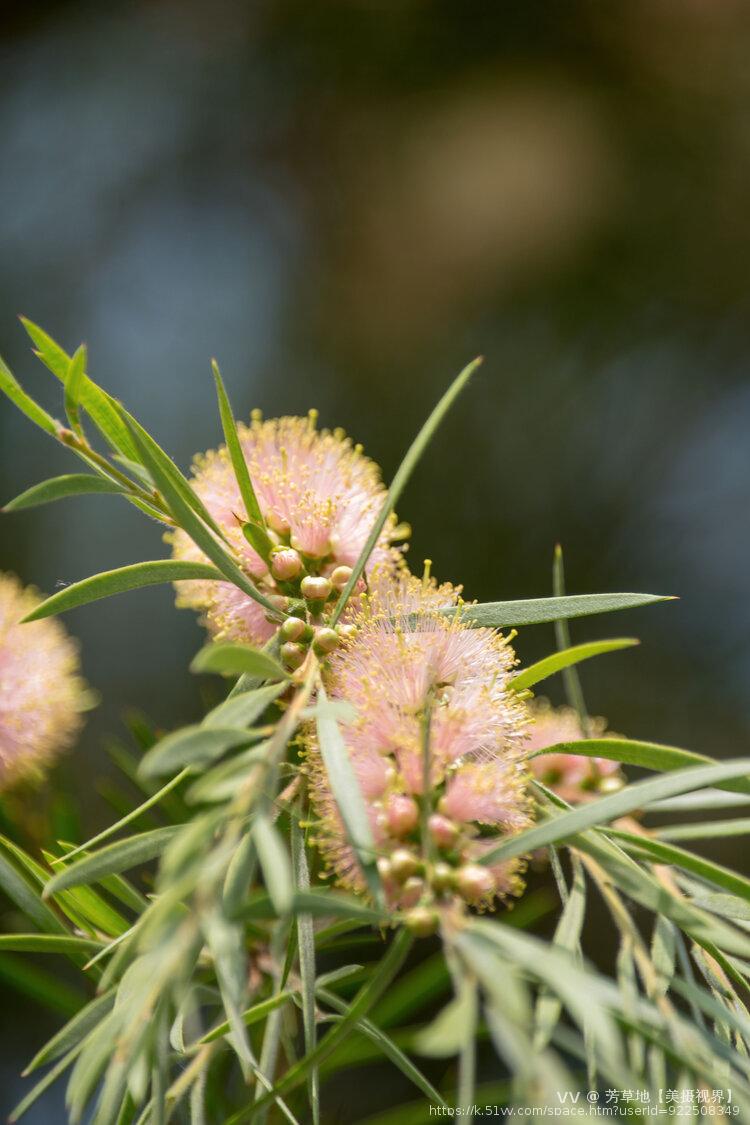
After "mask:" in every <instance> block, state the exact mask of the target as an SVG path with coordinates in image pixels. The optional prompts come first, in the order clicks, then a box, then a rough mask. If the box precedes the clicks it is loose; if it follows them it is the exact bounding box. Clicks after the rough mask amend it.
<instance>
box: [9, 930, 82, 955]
mask: <svg viewBox="0 0 750 1125" xmlns="http://www.w3.org/2000/svg"><path fill="white" fill-rule="evenodd" d="M101 944H102V943H101V942H100V941H96V940H94V939H93V938H83V937H73V936H72V935H71V936H69V937H68V936H65V935H63V934H0V951H5V952H7V951H10V952H11V953H79V952H80V953H86V954H88V953H89V952H90V951H92V950H96V949H99V948H100V947H101Z"/></svg>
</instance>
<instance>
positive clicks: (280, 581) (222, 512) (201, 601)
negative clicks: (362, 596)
mask: <svg viewBox="0 0 750 1125" xmlns="http://www.w3.org/2000/svg"><path fill="white" fill-rule="evenodd" d="M316 417H317V416H316V412H315V411H311V412H310V414H309V415H308V417H307V418H293V417H284V418H275V419H270V420H268V421H263V420H262V419H261V416H260V414H259V412H255V413H254V414H253V419H252V422H251V424H250V425H249V426H244V425H242V424H239V425H238V427H237V432H238V437H239V441H240V446H241V449H242V452H243V454H244V457H245V461H246V463H247V467H248V471H249V473H250V477H251V480H252V482H253V487H254V490H255V493H256V496H257V500H258V505H259V507H260V511H261V513H262V516H263V519H264V522H265V527H264V528H258V527H257V526H255V525H253V524H251V523H250V522H249V521H248V518H247V514H246V512H245V508H244V505H243V501H242V496H241V493H240V489H239V485H238V484H237V480H236V477H235V474H234V470H233V468H232V463H231V458H230V456H229V454H228V452H227V449H226V447H225V446H222V447H220V448H219V449H218V450H210V451H209V452H207V453H204V454H201V455H200V456H198V457H196V459H195V461H194V465H193V479H192V485H193V488H194V489H195V491H196V493H197V494H198V496H199V497H200V498H201V500H202V501H203V503H204V504H205V505H206V508H207V509H208V511H209V512H210V513H211V515H212V516H213V518H214V519H215V521H216V523H217V524H218V525H219V526H220V527H221V529H222V531H223V532H224V534H225V536H226V538H227V540H228V542H229V543H230V544H231V546H232V547H233V549H234V552H235V555H236V557H237V559H238V560H239V562H240V565H241V566H242V568H243V569H244V571H245V573H246V574H247V575H248V576H249V577H250V579H251V580H252V581H253V582H254V583H255V584H256V585H257V587H258V589H259V590H260V591H261V593H263V594H264V595H265V597H266V598H267V599H269V600H270V601H271V602H272V603H273V604H274V605H275V606H277V607H278V608H279V609H282V610H284V611H285V612H292V613H296V614H298V615H299V616H300V617H302V618H303V619H304V620H305V621H311V622H313V623H317V624H325V619H326V617H327V614H328V611H329V610H330V609H331V608H332V606H333V604H334V602H335V600H336V599H337V598H338V595H339V592H340V590H341V589H342V588H343V587H344V586H345V585H346V582H347V581H348V579H349V577H350V575H351V568H352V567H353V566H354V564H355V562H356V561H357V558H358V557H359V554H360V552H361V550H362V548H363V546H364V544H365V542H366V541H367V537H368V534H369V532H370V529H371V528H372V525H373V523H374V522H375V519H376V518H377V515H378V512H379V510H380V508H381V507H382V504H383V501H384V499H385V495H386V492H385V488H384V486H383V483H382V480H381V477H380V471H379V469H378V467H377V466H376V465H375V463H374V462H373V461H371V460H370V459H369V458H367V457H365V456H364V454H363V452H362V448H361V446H358V445H353V444H352V442H351V440H350V439H349V438H347V437H346V436H345V434H344V433H343V431H341V430H334V431H329V430H318V429H317V427H316ZM396 533H397V526H396V519H395V516H392V517H391V518H390V519H389V520H388V522H387V524H386V527H385V528H384V530H383V533H382V535H381V537H380V539H379V541H378V543H377V545H376V547H375V550H374V551H373V553H372V556H371V558H370V561H369V563H368V568H367V573H368V574H369V572H370V571H371V570H372V568H374V567H375V566H378V567H379V568H380V569H382V570H384V571H389V572H394V573H395V572H396V571H397V570H398V569H399V567H400V566H401V565H402V556H401V552H400V551H398V550H397V549H395V548H394V547H393V546H392V540H393V539H394V538H395V537H396ZM167 538H168V540H169V542H170V543H171V545H172V552H173V555H174V557H175V558H179V559H190V560H196V561H197V560H201V561H202V560H203V555H202V553H201V551H200V549H199V548H198V547H196V545H195V544H194V543H193V542H192V540H191V539H190V538H189V537H188V536H187V535H186V533H185V532H184V531H182V530H180V529H178V530H176V531H174V532H170V533H169V534H168V536H167ZM364 588H365V583H364V581H362V582H361V583H360V585H359V588H358V591H357V593H361V592H362V591H363V590H364ZM177 589H178V605H182V606H187V607H189V608H192V609H196V610H198V611H200V613H201V614H202V616H203V620H204V622H205V624H206V625H207V626H208V628H209V630H210V632H211V633H212V635H213V636H215V637H217V638H218V639H221V640H234V641H241V642H248V643H251V644H256V645H257V644H262V643H264V642H265V641H267V640H268V639H269V638H270V637H271V636H272V635H273V634H274V632H275V631H276V629H277V628H278V622H277V621H274V620H270V619H269V616H267V615H266V613H265V611H264V609H263V607H262V606H261V605H259V604H258V603H257V602H255V601H254V600H253V599H252V598H249V597H247V595H246V594H244V593H243V592H242V591H241V590H239V589H238V588H237V587H236V586H233V585H232V584H231V583H229V582H211V581H197V582H196V581H193V582H186V583H179V584H178V586H177ZM311 639H312V638H305V639H300V638H299V637H286V638H285V641H286V642H287V643H288V644H291V645H296V646H297V648H296V649H287V653H288V655H289V660H288V663H289V664H290V666H292V667H294V666H298V662H299V651H300V650H303V651H304V650H305V646H307V645H309V643H310V640H311Z"/></svg>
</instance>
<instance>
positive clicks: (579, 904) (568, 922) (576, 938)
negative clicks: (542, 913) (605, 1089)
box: [533, 857, 586, 1051]
mask: <svg viewBox="0 0 750 1125" xmlns="http://www.w3.org/2000/svg"><path fill="white" fill-rule="evenodd" d="M575 859H576V861H577V862H576V863H575V868H574V875H573V883H572V886H571V888H570V891H569V893H568V898H567V901H566V903H565V906H564V908H563V912H562V914H561V915H560V921H559V922H558V923H557V927H556V928H555V936H554V938H553V939H552V944H553V946H554V947H556V948H558V949H562V950H565V951H566V952H568V953H570V954H574V953H580V938H581V930H582V929H583V920H584V917H585V913H586V880H585V878H584V874H583V869H582V867H581V861H580V859H579V858H578V857H575ZM561 1010H562V1002H561V1000H560V998H559V996H557V995H556V994H555V993H551V992H550V991H549V990H547V991H545V992H542V993H541V994H540V996H539V999H538V1001H537V1005H536V1011H535V1013H534V1037H533V1043H534V1049H535V1050H537V1051H539V1050H542V1049H543V1048H544V1047H546V1046H547V1044H548V1043H549V1041H550V1038H551V1037H552V1032H553V1031H554V1028H555V1025H556V1024H557V1022H558V1020H559V1018H560V1012H561Z"/></svg>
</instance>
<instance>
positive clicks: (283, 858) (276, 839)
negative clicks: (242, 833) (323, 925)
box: [253, 813, 294, 916]
mask: <svg viewBox="0 0 750 1125" xmlns="http://www.w3.org/2000/svg"><path fill="white" fill-rule="evenodd" d="M253 838H254V840H255V847H256V849H257V851H258V859H259V860H260V866H261V868H262V870H263V877H264V879H265V883H266V888H267V890H268V893H269V895H270V896H271V901H272V902H273V905H274V908H275V910H276V912H277V914H279V915H280V916H282V915H284V914H288V913H289V911H290V910H291V907H292V900H293V897H294V880H293V878H292V865H291V863H290V860H289V855H288V854H287V851H286V848H285V847H284V844H283V843H282V840H281V836H280V835H279V832H278V830H277V829H276V827H275V826H274V824H273V823H272V822H271V820H270V819H269V817H268V816H266V814H265V813H258V815H257V816H256V818H255V822H254V824H253Z"/></svg>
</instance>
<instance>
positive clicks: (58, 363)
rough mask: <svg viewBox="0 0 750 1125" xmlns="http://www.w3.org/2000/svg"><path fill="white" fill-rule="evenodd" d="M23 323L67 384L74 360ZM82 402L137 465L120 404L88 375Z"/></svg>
mask: <svg viewBox="0 0 750 1125" xmlns="http://www.w3.org/2000/svg"><path fill="white" fill-rule="evenodd" d="M21 323H22V324H23V326H24V328H25V329H26V331H27V332H28V334H29V336H30V337H31V339H32V341H33V343H34V345H35V347H36V354H37V356H38V357H39V359H40V360H41V361H42V363H43V364H44V365H45V367H48V368H49V370H50V371H51V372H52V374H53V375H55V376H56V377H57V378H58V379H59V380H60V382H61V383H65V380H66V379H67V376H68V371H69V369H70V360H71V357H70V356H69V355H68V354H67V352H65V351H64V349H63V348H61V347H60V345H59V344H57V343H55V341H54V340H53V339H52V338H51V336H48V335H47V333H46V332H45V331H44V330H43V329H41V328H40V327H39V326H38V325H36V324H34V323H33V322H32V321H30V320H28V319H27V318H26V317H21ZM79 401H80V404H81V406H82V407H83V408H84V410H85V411H86V413H87V414H88V415H89V417H90V418H91V420H92V422H93V423H94V425H95V426H96V427H97V428H98V429H99V430H100V432H101V433H102V434H103V435H104V437H105V438H106V440H107V441H108V442H109V444H110V445H111V446H112V448H113V449H114V450H116V451H117V452H118V453H122V454H123V455H124V456H125V457H130V458H132V459H133V460H136V461H137V460H138V455H137V452H136V449H135V445H134V444H133V440H132V438H131V437H130V434H129V433H128V431H127V428H126V427H125V426H124V425H123V422H122V419H121V418H120V416H119V413H118V409H119V407H118V404H117V403H116V402H115V400H114V399H113V398H112V396H111V395H109V394H107V392H106V391H104V390H102V388H101V387H98V386H97V385H96V383H94V382H93V380H91V379H89V377H88V375H84V376H83V378H82V380H81V388H80V397H79Z"/></svg>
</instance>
